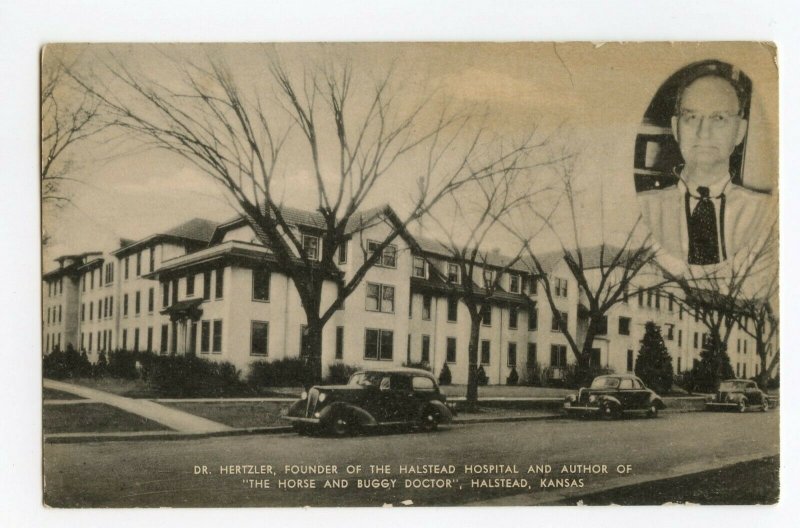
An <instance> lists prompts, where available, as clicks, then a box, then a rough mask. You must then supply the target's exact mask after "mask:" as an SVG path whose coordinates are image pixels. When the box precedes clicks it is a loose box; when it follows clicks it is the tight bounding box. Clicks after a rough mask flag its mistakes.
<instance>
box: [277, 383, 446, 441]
mask: <svg viewBox="0 0 800 528" xmlns="http://www.w3.org/2000/svg"><path fill="white" fill-rule="evenodd" d="M452 418H453V411H452V410H451V409H450V408H449V407H448V406H447V405H446V397H445V395H444V394H442V393H441V392H440V391H439V385H438V383H436V378H434V377H433V375H431V373H430V372H427V371H425V370H418V369H410V368H396V369H391V370H364V371H360V372H356V373H355V374H353V375H352V376H351V377H350V380H349V381H348V382H347V385H320V386H314V387H312V388H311V389H310V390H309V391H308V393H307V394H306V393H305V392H304V393H303V394H302V396H301V397H300V400H298V401H297V402H295V403H294V404H293V405H292V406H291V407H290V408H289V410H288V412H287V414H286V415H284V419H286V420H288V421H290V422H291V423H292V425H293V426H294V428H295V430H296V431H298V432H300V433H308V432H328V433H331V434H333V435H336V436H344V435H347V434H352V433H355V432H357V431H358V430H363V429H365V428H370V427H376V426H382V425H386V426H389V425H411V426H414V427H417V428H419V429H422V430H427V431H432V430H435V429H436V428H437V426H438V425H439V424H445V423H449V422H450V421H451V420H452Z"/></svg>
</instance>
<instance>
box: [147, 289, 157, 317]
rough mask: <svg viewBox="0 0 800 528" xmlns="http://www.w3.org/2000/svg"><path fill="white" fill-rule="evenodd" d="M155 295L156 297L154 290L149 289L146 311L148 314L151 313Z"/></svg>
mask: <svg viewBox="0 0 800 528" xmlns="http://www.w3.org/2000/svg"><path fill="white" fill-rule="evenodd" d="M155 295H156V292H155V289H154V288H150V290H149V291H148V292H147V311H148V312H149V313H153V305H154V304H155Z"/></svg>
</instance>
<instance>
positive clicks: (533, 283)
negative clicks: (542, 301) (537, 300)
mask: <svg viewBox="0 0 800 528" xmlns="http://www.w3.org/2000/svg"><path fill="white" fill-rule="evenodd" d="M538 289H539V281H537V280H536V278H535V277H531V281H530V294H531V295H536V292H537V291H538Z"/></svg>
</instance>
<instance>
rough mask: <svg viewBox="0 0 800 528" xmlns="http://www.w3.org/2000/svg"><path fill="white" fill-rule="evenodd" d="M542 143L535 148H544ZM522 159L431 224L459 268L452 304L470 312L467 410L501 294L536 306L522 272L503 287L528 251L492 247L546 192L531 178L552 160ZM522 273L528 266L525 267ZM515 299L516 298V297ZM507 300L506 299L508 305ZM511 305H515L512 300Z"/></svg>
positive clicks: (458, 198)
mask: <svg viewBox="0 0 800 528" xmlns="http://www.w3.org/2000/svg"><path fill="white" fill-rule="evenodd" d="M545 144H546V140H545V139H543V140H542V141H539V142H537V143H536V146H537V147H539V148H541V147H543V146H544V145H545ZM521 161H522V160H521V159H520V158H515V159H513V160H511V162H510V163H507V164H504V165H503V168H502V170H499V171H497V172H496V174H494V175H492V176H491V177H488V178H476V179H474V180H473V181H471V182H470V183H469V184H467V185H464V186H462V187H461V188H460V189H459V190H458V191H457V192H455V193H452V194H451V195H450V196H449V197H448V198H447V199H446V200H443V201H442V205H449V207H448V212H447V213H446V214H436V211H433V212H431V214H430V216H429V218H430V222H429V224H432V225H433V226H435V228H436V229H434V230H432V231H434V232H437V233H439V234H440V235H441V238H443V239H444V242H441V243H440V244H441V252H442V253H443V254H445V255H446V261H447V266H455V267H456V269H457V272H456V275H457V276H456V277H450V276H446V277H443V278H444V283H445V285H446V286H445V288H446V290H447V295H448V299H449V301H450V302H456V303H458V302H461V303H463V304H464V305H465V306H466V308H467V312H468V313H469V319H470V332H469V345H468V361H467V369H468V370H467V405H469V406H475V405H476V404H477V401H478V376H477V372H478V364H479V350H478V345H479V341H480V328H481V323H482V322H483V321H484V320H485V318H486V317H491V314H490V313H489V314H487V310H491V304H493V303H496V302H497V301H498V299H497V298H496V294H497V293H498V292H505V293H512V294H513V293H517V294H518V295H517V297H518V299H517V302H518V303H519V304H520V305H521V306H523V307H528V308H532V306H533V303H532V302H531V301H530V299H529V298H528V297H526V296H525V295H524V287H523V284H522V283H523V278H524V275H525V274H524V272H520V271H519V270H518V271H517V273H516V278H517V291H516V292H509V288H503V287H502V286H501V283H502V282H503V280H504V278H505V276H506V275H507V274H509V272H510V270H512V269H515V268H520V267H521V263H520V259H521V258H522V256H523V254H524V249H525V246H524V245H523V244H518V249H517V250H516V252H515V254H513V255H512V256H503V255H501V254H500V253H499V251H496V250H495V248H494V244H495V242H494V240H495V239H494V238H493V235H496V234H497V233H498V231H500V230H501V229H502V225H503V223H504V222H506V221H508V218H509V216H510V215H512V214H513V213H514V212H515V211H516V210H518V209H519V208H520V207H522V206H523V205H525V204H527V203H529V202H530V201H531V200H533V199H534V197H535V196H536V195H539V194H540V193H542V192H544V191H545V190H546V187H544V186H542V185H541V184H539V182H537V181H536V179H535V177H533V170H534V169H535V168H536V167H541V166H544V165H547V164H548V163H549V161H548V160H546V159H545V160H541V161H530V162H528V163H527V164H524V165H523V164H521ZM522 269H523V270H524V267H522ZM512 296H513V295H512ZM507 302H509V299H508V298H506V299H505V302H504V303H503V304H505V303H507ZM511 302H513V301H511Z"/></svg>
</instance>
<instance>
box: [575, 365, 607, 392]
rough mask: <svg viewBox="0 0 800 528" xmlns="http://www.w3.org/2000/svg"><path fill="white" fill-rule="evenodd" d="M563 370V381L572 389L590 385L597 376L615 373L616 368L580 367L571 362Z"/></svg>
mask: <svg viewBox="0 0 800 528" xmlns="http://www.w3.org/2000/svg"><path fill="white" fill-rule="evenodd" d="M562 370H564V378H563V380H562V382H563V384H564V386H565V387H569V388H571V389H577V388H579V387H588V386H589V384H591V383H592V380H593V379H595V378H596V377H597V376H605V375H607V374H613V373H614V369H613V368H611V367H598V366H590V367H589V368H588V369H579V368H578V365H576V364H575V363H570V364H569V365H567V367H566V368H563V367H562Z"/></svg>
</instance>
